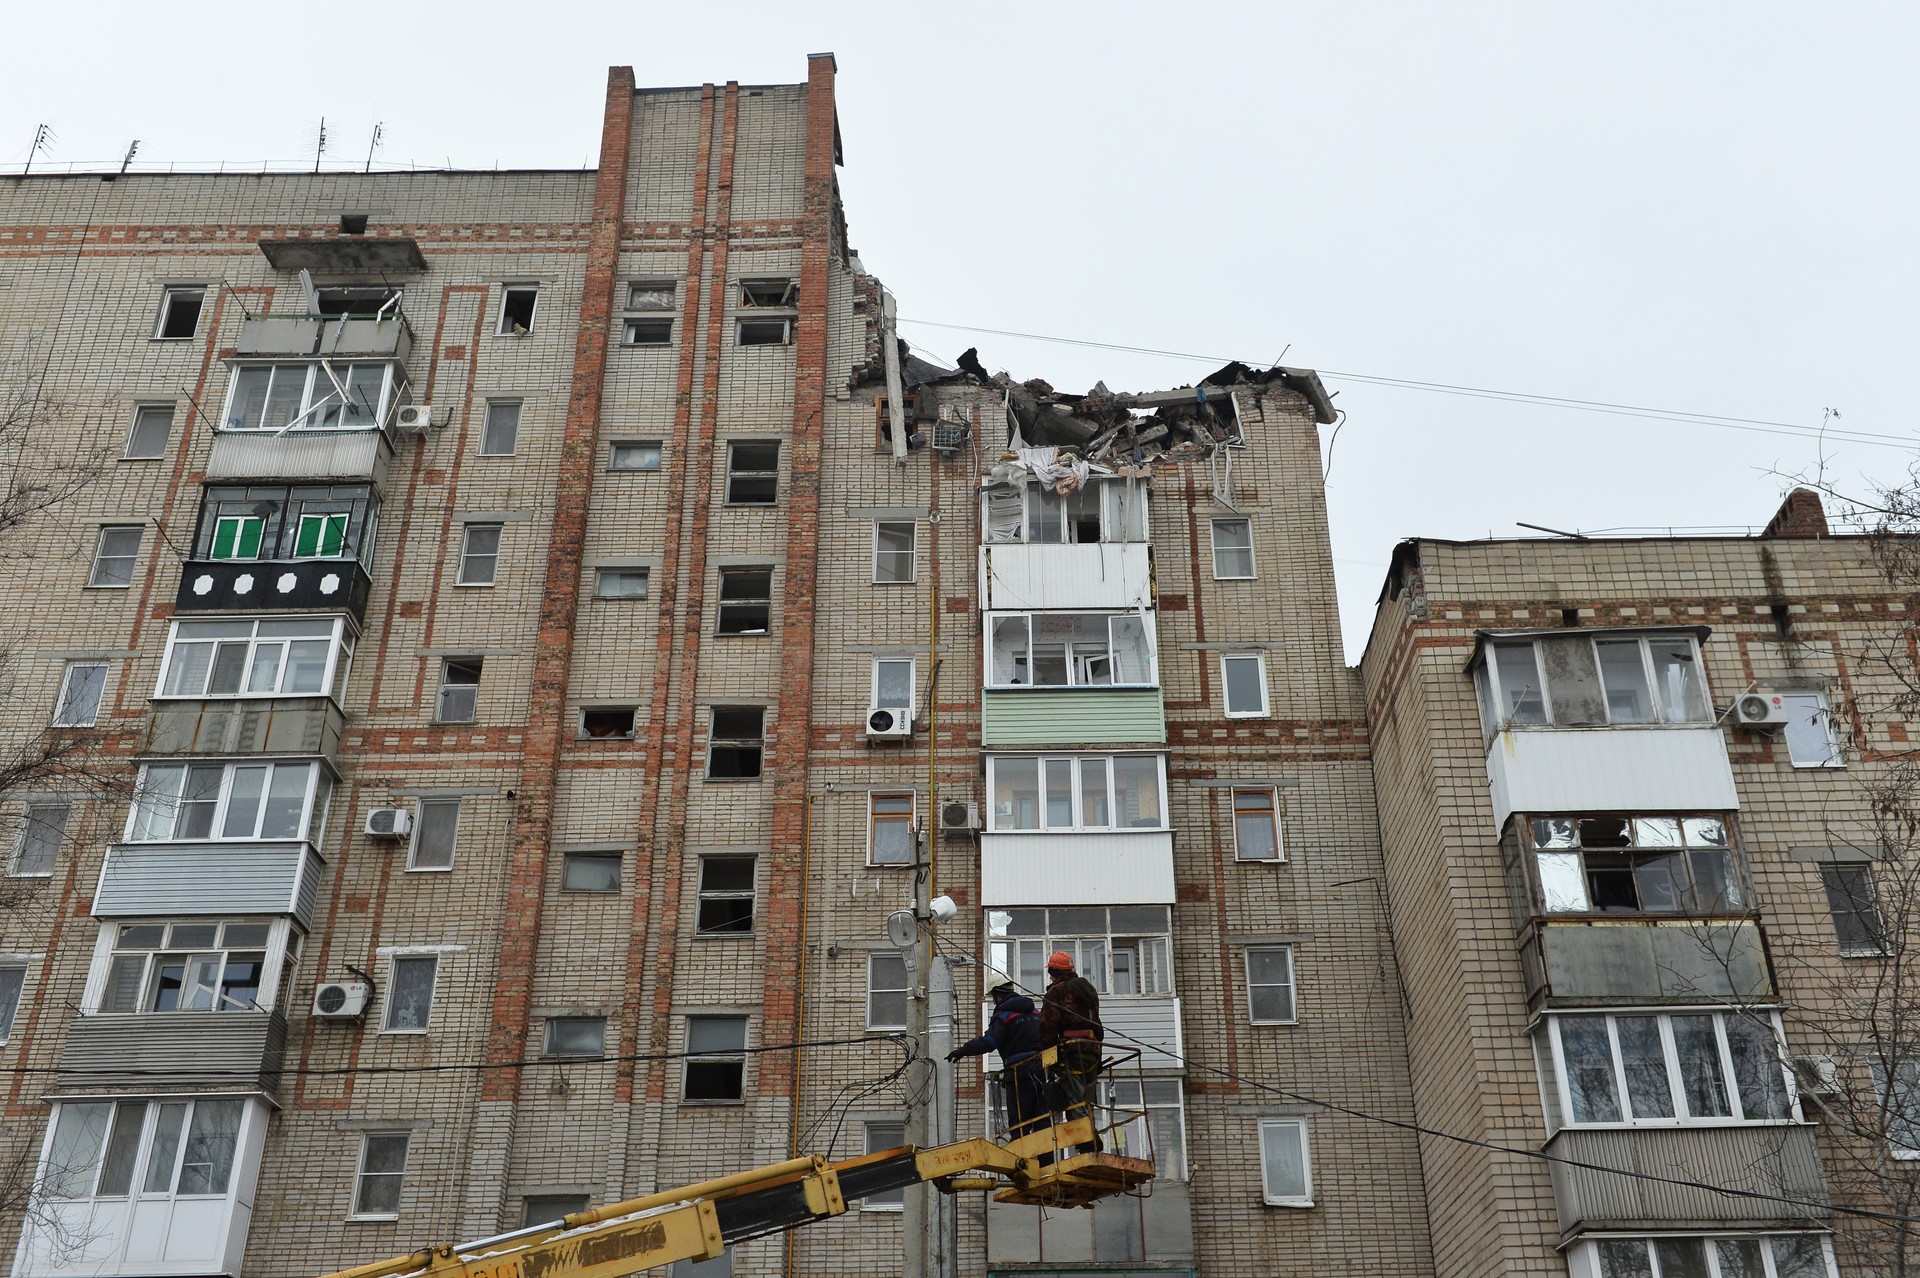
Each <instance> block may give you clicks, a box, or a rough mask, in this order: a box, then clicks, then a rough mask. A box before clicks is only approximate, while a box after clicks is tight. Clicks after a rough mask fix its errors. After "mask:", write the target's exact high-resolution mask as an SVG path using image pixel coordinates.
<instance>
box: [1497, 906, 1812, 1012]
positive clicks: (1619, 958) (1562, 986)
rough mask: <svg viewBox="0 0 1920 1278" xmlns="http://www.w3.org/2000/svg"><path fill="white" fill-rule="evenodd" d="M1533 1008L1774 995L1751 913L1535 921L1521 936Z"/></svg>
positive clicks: (1769, 969) (1763, 946)
mask: <svg viewBox="0 0 1920 1278" xmlns="http://www.w3.org/2000/svg"><path fill="white" fill-rule="evenodd" d="M1520 965H1521V969H1522V971H1523V972H1524V973H1525V975H1526V981H1527V1001H1528V1005H1529V1006H1530V1007H1534V1008H1539V1007H1541V1006H1543V1005H1558V1006H1563V1007H1564V1006H1583V1007H1591V1006H1610V1005H1615V1004H1645V1003H1653V1002H1672V1003H1698V1002H1720V1001H1724V1000H1729V999H1730V1000H1734V1001H1738V1002H1745V1001H1749V1000H1755V999H1767V998H1771V997H1772V996H1773V993H1774V985H1773V968H1772V965H1771V964H1770V963H1769V962H1768V959H1767V947H1766V940H1765V937H1764V936H1763V935H1762V933H1761V929H1760V924H1759V923H1758V922H1757V921H1756V920H1754V919H1751V918H1684V919H1649V918H1636V919H1590V918H1589V919H1535V920H1533V921H1532V922H1531V923H1529V924H1528V925H1527V926H1526V928H1524V929H1523V930H1522V932H1521V934H1520Z"/></svg>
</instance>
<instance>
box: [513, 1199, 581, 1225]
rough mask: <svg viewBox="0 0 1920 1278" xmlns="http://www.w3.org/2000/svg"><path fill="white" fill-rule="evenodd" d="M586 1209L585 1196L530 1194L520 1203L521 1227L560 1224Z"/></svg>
mask: <svg viewBox="0 0 1920 1278" xmlns="http://www.w3.org/2000/svg"><path fill="white" fill-rule="evenodd" d="M586 1209H587V1195H585V1194H528V1195H527V1196H526V1198H524V1199H523V1200H521V1203H520V1227H521V1228H522V1229H531V1228H533V1227H534V1226H535V1225H546V1224H558V1223H559V1222H560V1220H561V1219H562V1218H563V1217H566V1216H571V1215H574V1214H575V1213H577V1212H583V1211H585V1210H586Z"/></svg>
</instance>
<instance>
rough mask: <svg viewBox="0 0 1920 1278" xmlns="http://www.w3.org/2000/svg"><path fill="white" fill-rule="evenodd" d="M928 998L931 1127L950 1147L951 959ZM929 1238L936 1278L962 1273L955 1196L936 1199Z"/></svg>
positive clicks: (938, 971) (937, 971) (954, 1136)
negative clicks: (931, 1084)
mask: <svg viewBox="0 0 1920 1278" xmlns="http://www.w3.org/2000/svg"><path fill="white" fill-rule="evenodd" d="M931 978H932V981H931V987H930V989H929V991H928V998H927V1055H928V1056H930V1057H932V1058H933V1062H934V1065H933V1115H932V1121H931V1122H930V1123H929V1124H928V1128H929V1132H930V1134H931V1136H932V1138H933V1143H934V1144H936V1145H950V1144H952V1143H953V1142H954V1141H956V1140H958V1139H959V1135H958V1133H957V1132H956V1131H955V1128H956V1127H957V1123H956V1122H955V1115H954V1097H953V1066H952V1065H951V1064H949V1063H948V1061H947V1053H948V1052H950V1051H952V1050H953V1032H954V1025H953V1017H954V1013H955V1011H956V1010H957V1009H956V1007H955V1001H954V992H953V964H952V961H951V960H949V959H945V958H941V959H938V960H936V961H935V963H934V965H933V971H932V973H931ZM927 1236H928V1237H929V1238H930V1239H931V1240H932V1243H933V1266H932V1278H954V1275H955V1274H956V1272H957V1271H958V1263H959V1262H958V1257H957V1255H956V1252H957V1250H958V1248H959V1244H960V1211H959V1203H958V1202H957V1201H956V1200H955V1198H954V1196H953V1195H952V1194H941V1195H939V1196H938V1197H937V1198H935V1199H934V1200H933V1222H932V1228H930V1229H929V1230H928V1231H927Z"/></svg>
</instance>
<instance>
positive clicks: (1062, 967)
mask: <svg viewBox="0 0 1920 1278" xmlns="http://www.w3.org/2000/svg"><path fill="white" fill-rule="evenodd" d="M1047 970H1048V971H1049V972H1071V971H1072V970H1073V955H1071V954H1069V953H1067V952H1066V951H1065V950H1055V951H1054V952H1053V953H1051V954H1049V955H1047Z"/></svg>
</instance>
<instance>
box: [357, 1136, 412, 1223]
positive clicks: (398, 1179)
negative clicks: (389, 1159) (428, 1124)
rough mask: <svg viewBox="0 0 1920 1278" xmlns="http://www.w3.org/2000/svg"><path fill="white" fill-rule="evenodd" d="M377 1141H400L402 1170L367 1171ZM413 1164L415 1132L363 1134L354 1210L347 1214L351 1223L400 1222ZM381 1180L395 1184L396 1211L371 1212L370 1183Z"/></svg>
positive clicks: (394, 1208) (394, 1203) (394, 1204)
mask: <svg viewBox="0 0 1920 1278" xmlns="http://www.w3.org/2000/svg"><path fill="white" fill-rule="evenodd" d="M377 1140H388V1141H390V1140H397V1141H399V1142H400V1170H399V1171H394V1172H387V1171H378V1172H370V1171H368V1170H367V1156H368V1154H370V1153H371V1152H372V1151H373V1143H374V1142H375V1141H377ZM412 1161H413V1132H412V1131H411V1130H409V1129H407V1128H399V1129H396V1130H389V1131H369V1132H362V1133H361V1134H360V1158H359V1160H358V1162H357V1163H356V1164H355V1167H354V1174H353V1210H352V1211H350V1212H349V1213H348V1214H347V1219H348V1220H398V1219H400V1207H401V1203H402V1199H401V1195H402V1194H404V1193H405V1192H406V1187H407V1164H408V1163H410V1162H412ZM370 1177H380V1178H381V1179H382V1180H384V1179H386V1178H389V1177H390V1178H391V1179H392V1180H393V1182H394V1190H393V1198H394V1202H393V1210H391V1211H386V1210H368V1209H367V1207H366V1201H367V1188H368V1180H369V1178H370Z"/></svg>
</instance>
